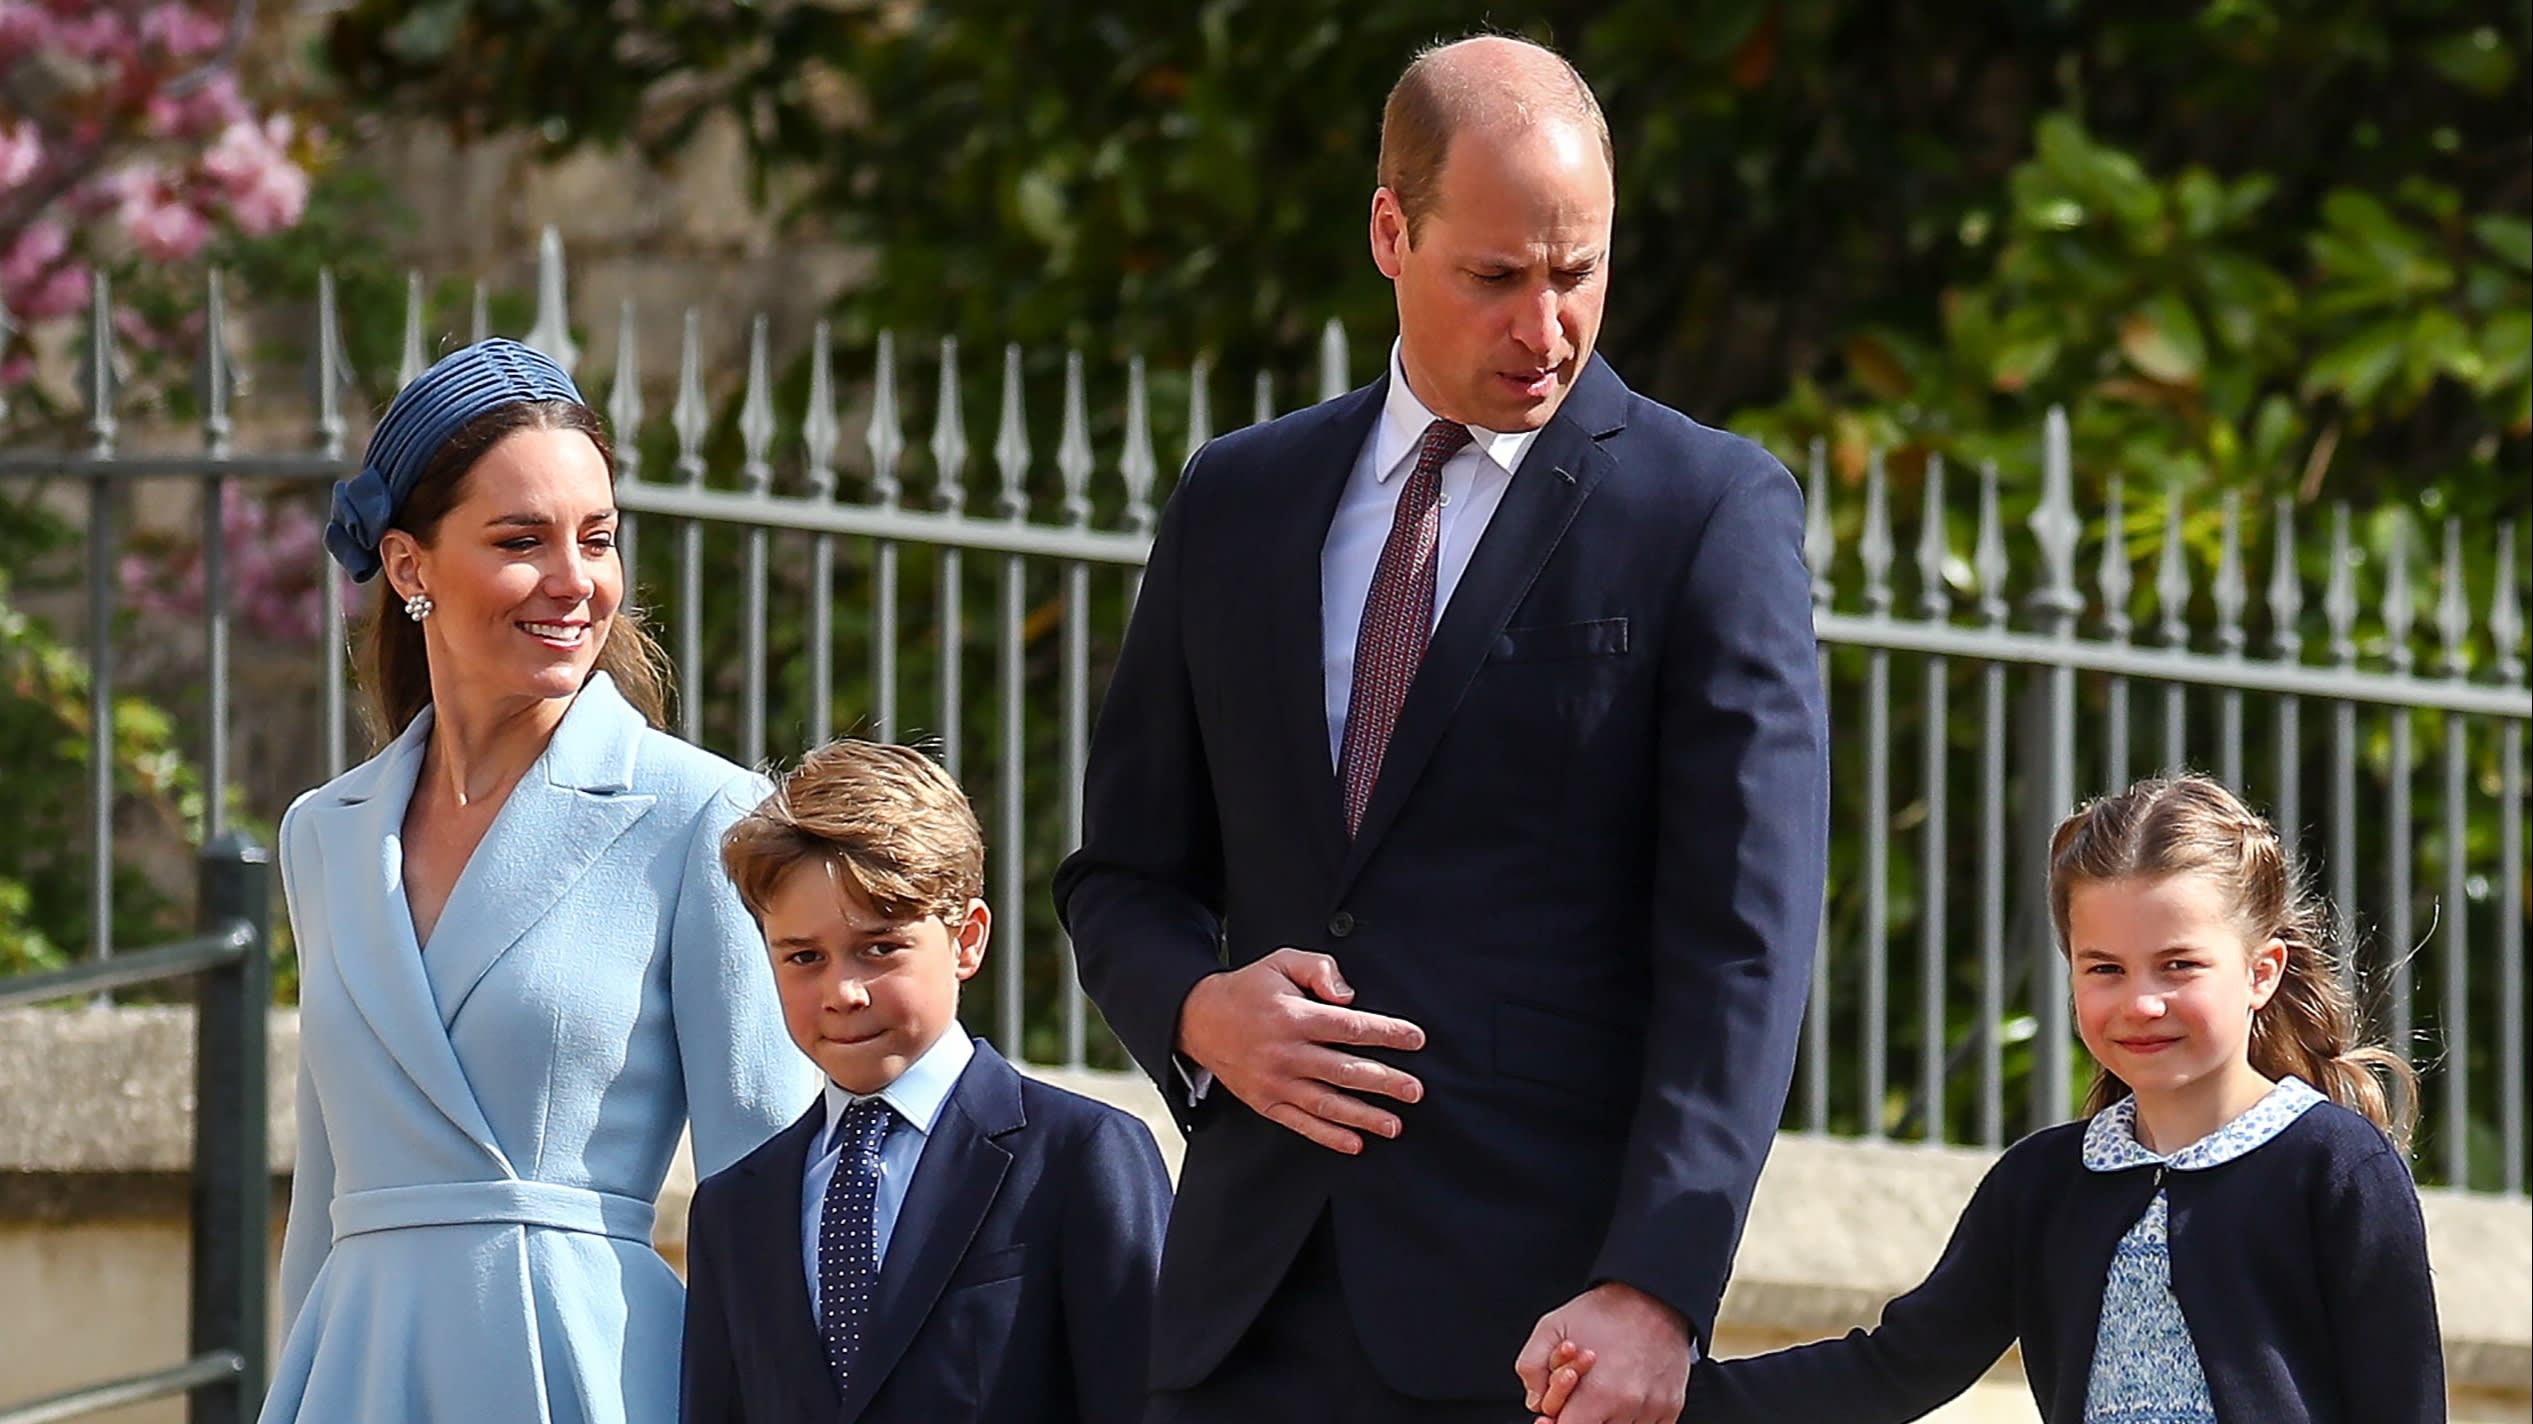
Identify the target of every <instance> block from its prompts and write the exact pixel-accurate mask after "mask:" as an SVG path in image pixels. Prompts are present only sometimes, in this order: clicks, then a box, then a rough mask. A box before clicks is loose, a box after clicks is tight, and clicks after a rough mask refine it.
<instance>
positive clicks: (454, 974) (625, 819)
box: [423, 673, 655, 1024]
mask: <svg viewBox="0 0 2533 1424" xmlns="http://www.w3.org/2000/svg"><path fill="white" fill-rule="evenodd" d="M643 725H644V724H643V721H642V714H641V713H639V712H636V711H634V710H633V708H632V706H631V704H629V703H627V702H626V701H625V700H624V697H623V696H622V694H620V693H618V692H617V691H616V688H615V683H614V681H613V680H612V679H610V678H609V677H608V676H607V675H606V674H605V673H599V674H597V675H595V676H593V677H591V678H590V680H589V683H588V685H587V686H585V687H583V688H582V689H581V692H580V695H579V696H578V697H576V698H574V699H572V706H571V709H570V710H569V711H567V712H565V713H564V714H563V721H562V723H561V724H560V725H559V726H557V727H556V728H555V729H554V737H553V739H552V740H551V741H549V742H548V743H546V748H545V753H544V755H543V756H540V757H539V758H538V759H537V763H536V765H534V766H532V767H530V768H529V769H528V771H527V772H526V773H525V774H524V775H522V776H521V777H520V778H519V784H518V785H517V786H515V787H513V788H511V792H510V799H509V800H508V801H506V802H505V803H503V805H502V808H501V811H500V813H499V814H498V815H496V816H495V817H494V818H493V824H492V827H491V829H489V830H487V831H486V832H485V833H484V839H483V841H482V843H481V844H479V845H477V846H476V847H475V853H474V854H473V855H472V856H470V857H468V859H467V862H466V870H465V873H464V874H462V875H460V876H459V877H458V881H457V884H456V886H455V887H454V888H452V889H451V890H450V892H449V898H448V905H447V907H446V908H445V909H444V910H443V911H442V912H441V915H440V921H439V923H438V924H437V925H436V926H434V927H433V929H432V931H431V942H430V944H428V945H426V946H424V948H425V949H426V951H427V953H425V954H424V955H423V966H424V968H425V969H427V970H428V971H429V973H430V976H431V988H432V997H433V998H434V1000H435V1001H436V1002H437V1003H438V1004H439V1008H440V1021H441V1023H443V1024H454V1023H456V1022H457V1015H458V1011H459V1010H460V1009H462V1008H464V1007H465V1006H466V1000H467V996H468V995H470V994H472V993H474V991H475V986H476V985H478V984H480V983H482V982H483V980H484V976H485V974H487V973H489V972H490V971H491V969H492V967H493V966H494V965H495V964H497V963H499V962H500V961H501V958H502V956H503V955H505V954H508V953H509V952H510V950H511V948H512V946H514V945H516V944H517V943H518V942H519V940H520V937H521V936H523V935H525V934H526V933H527V932H528V930H529V929H530V928H532V927H533V926H534V925H535V924H536V922H537V921H539V920H541V919H543V918H545V915H546V912H547V911H549V910H551V909H553V908H554V905H555V903H556V902H557V901H559V900H561V899H562V898H563V896H564V895H565V894H567V893H569V892H570V890H571V888H572V887H573V886H574V885H576V884H578V883H579V881H580V878H581V876H582V875H584V874H586V873H587V872H588V870H589V868H590V867H591V866H593V865H595V864H597V863H598V861H599V860H600V859H601V858H602V857H603V856H605V855H606V853H607V851H608V849H609V847H611V846H613V845H614V844H615V843H616V842H617V840H618V839H620V838H621V837H622V836H623V835H624V833H625V832H626V831H628V830H630V829H632V827H633V823H634V822H636V821H639V820H641V819H642V817H643V816H644V815H646V814H648V813H649V811H650V809H651V805H652V802H653V800H654V799H655V798H653V797H650V796H646V795H640V794H637V793H635V792H634V791H632V789H631V787H632V785H633V762H634V754H635V751H636V749H637V748H638V747H639V746H640V745H641V740H642V731H643Z"/></svg>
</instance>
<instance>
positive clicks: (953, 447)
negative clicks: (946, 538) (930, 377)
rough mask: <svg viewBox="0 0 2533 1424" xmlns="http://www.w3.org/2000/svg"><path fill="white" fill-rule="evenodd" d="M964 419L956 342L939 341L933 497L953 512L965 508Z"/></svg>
mask: <svg viewBox="0 0 2533 1424" xmlns="http://www.w3.org/2000/svg"><path fill="white" fill-rule="evenodd" d="M966 473H967V418H966V416H965V415H964V414H963V413H962V412H961V411H960V408H959V339H958V338H957V337H955V336H945V337H942V338H941V389H940V393H939V395H938V397H937V398H936V400H935V403H934V405H933V410H932V476H933V496H934V498H935V499H937V500H938V501H939V502H940V505H941V507H942V508H943V509H946V510H950V511H952V512H953V513H955V512H957V511H958V510H960V509H962V508H964V507H966V504H967V487H966V486H965V485H964V484H962V483H960V480H961V478H962V477H963V476H964V475H965V474H966Z"/></svg>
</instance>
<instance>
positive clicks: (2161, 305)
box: [2119, 292, 2208, 386]
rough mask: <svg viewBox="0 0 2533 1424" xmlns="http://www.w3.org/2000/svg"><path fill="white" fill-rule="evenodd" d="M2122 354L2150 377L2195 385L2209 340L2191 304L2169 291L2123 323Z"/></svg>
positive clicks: (2205, 363)
mask: <svg viewBox="0 0 2533 1424" xmlns="http://www.w3.org/2000/svg"><path fill="white" fill-rule="evenodd" d="M2119 340H2120V354H2121V355H2123V356H2126V357H2127V358H2128V363H2129V364H2130V365H2131V366H2134V367H2136V368H2137V370H2138V371H2139V372H2140V373H2141V374H2143V375H2144V376H2146V377H2147V378H2148V379H2149V380H2154V381H2160V382H2162V383H2163V384H2165V385H2167V386H2188V385H2195V384H2197V382H2198V379H2199V373H2200V372H2201V371H2202V370H2204V369H2206V367H2207V361H2208V346H2207V339H2206V337H2204V336H2203V335H2201V333H2200V331H2199V319H2198V317H2197V316H2195V315H2194V314H2192V312H2191V310H2190V304H2189V303H2188V302H2186V301H2184V300H2182V299H2181V297H2180V296H2179V295H2177V294H2175V293H2172V292H2166V293H2163V294H2162V295H2160V296H2158V297H2156V298H2154V299H2153V300H2151V301H2149V302H2147V303H2146V304H2145V305H2144V306H2142V307H2139V308H2138V309H2137V310H2135V311H2133V312H2131V313H2129V315H2128V316H2127V318H2126V319H2124V320H2122V321H2121V322H2120V331H2119Z"/></svg>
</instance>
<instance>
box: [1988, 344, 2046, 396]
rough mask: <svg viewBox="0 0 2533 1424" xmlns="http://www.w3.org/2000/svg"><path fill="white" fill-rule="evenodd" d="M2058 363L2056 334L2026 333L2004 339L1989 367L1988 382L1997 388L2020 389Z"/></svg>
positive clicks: (2001, 389) (2006, 389)
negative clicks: (2003, 346) (2004, 343)
mask: <svg viewBox="0 0 2533 1424" xmlns="http://www.w3.org/2000/svg"><path fill="white" fill-rule="evenodd" d="M2057 364H2058V338H2057V337H2055V336H2027V337H2021V338H2018V339H2016V340H2012V341H2009V342H2007V343H2006V345H2005V348H2004V349H2003V350H2001V351H1999V352H1997V354H1996V360H1995V361H1994V362H1993V363H1991V364H1990V365H1989V367H1988V383H1989V384H1990V385H1993V386H1995V387H1996V388H1997V389H1998V390H2000V391H2019V390H2022V389H2023V388H2024V387H2026V386H2028V385H2030V384H2031V383H2032V382H2034V381H2037V380H2039V379H2040V378H2042V377H2043V376H2046V375H2048V374H2049V370H2050V368H2051V367H2052V366H2055V365H2057Z"/></svg>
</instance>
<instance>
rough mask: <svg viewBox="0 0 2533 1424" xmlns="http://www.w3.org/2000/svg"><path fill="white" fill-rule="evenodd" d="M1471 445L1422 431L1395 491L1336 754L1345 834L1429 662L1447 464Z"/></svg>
mask: <svg viewBox="0 0 2533 1424" xmlns="http://www.w3.org/2000/svg"><path fill="white" fill-rule="evenodd" d="M1468 443H1469V427H1467V426H1465V425H1458V424H1455V423H1453V422H1451V421H1448V420H1437V421H1435V422H1434V423H1433V424H1431V425H1428V426H1426V427H1425V438H1424V440H1423V442H1422V443H1421V444H1419V445H1418V446H1417V449H1416V473H1414V474H1413V475H1410V476H1408V479H1407V484H1406V486H1405V487H1404V488H1402V489H1401V490H1400V491H1399V492H1398V512H1397V513H1396V514H1395V515H1393V516H1392V517H1391V519H1390V537H1389V539H1388V541H1387V542H1385V543H1383V544H1382V545H1381V562H1380V563H1379V564H1377V565H1375V566H1374V568H1373V570H1372V591H1371V592H1370V593H1368V594H1366V595H1365V596H1364V599H1363V625H1362V627H1361V628H1360V629H1358V630H1357V631H1356V633H1355V639H1354V690H1353V692H1352V693H1351V694H1349V695H1348V697H1347V699H1346V736H1345V741H1344V743H1343V745H1342V750H1341V751H1340V752H1339V754H1338V757H1337V768H1338V770H1337V774H1338V779H1339V780H1341V781H1342V782H1344V783H1345V793H1346V837H1347V839H1349V840H1351V839H1353V838H1354V835H1355V833H1356V832H1357V831H1358V830H1360V829H1361V828H1362V826H1363V808H1364V807H1365V806H1366V805H1368V804H1370V803H1371V800H1372V786H1373V783H1375V782H1377V781H1379V780H1380V779H1381V758H1382V757H1383V756H1384V755H1386V754H1387V753H1388V752H1389V748H1390V731H1391V729H1392V728H1395V727H1396V726H1397V725H1398V709H1399V707H1400V706H1401V705H1402V704H1404V703H1405V702H1406V701H1407V685H1408V684H1409V683H1410V682H1413V681H1415V680H1416V665H1417V664H1418V663H1420V662H1423V661H1424V659H1425V642H1426V640H1427V639H1428V638H1430V637H1431V636H1432V635H1433V629H1434V562H1435V557H1436V551H1437V549H1438V546H1439V545H1440V542H1441V540H1440V535H1441V532H1442V515H1441V512H1440V508H1441V498H1440V496H1441V494H1442V467H1443V462H1444V461H1446V460H1449V459H1450V458H1451V457H1452V456H1453V455H1454V454H1456V453H1458V452H1459V449H1460V447H1461V446H1463V445H1466V444H1468Z"/></svg>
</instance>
